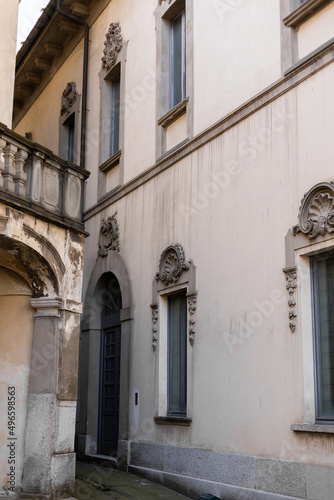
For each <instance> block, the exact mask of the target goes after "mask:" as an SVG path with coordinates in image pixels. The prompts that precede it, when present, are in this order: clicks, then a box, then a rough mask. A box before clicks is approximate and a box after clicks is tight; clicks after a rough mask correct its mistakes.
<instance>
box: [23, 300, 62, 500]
mask: <svg viewBox="0 0 334 500" xmlns="http://www.w3.org/2000/svg"><path fill="white" fill-rule="evenodd" d="M60 305H61V300H60V299H58V298H49V297H41V298H38V299H32V300H31V306H32V307H33V308H35V309H36V311H37V312H36V314H35V316H34V317H35V327H34V337H33V346H32V356H31V368H30V384H29V396H28V409H27V424H26V437H25V453H24V468H23V491H24V492H25V493H34V494H44V495H49V494H50V493H51V463H52V456H53V450H54V440H55V424H56V388H57V364H58V355H57V353H58V348H59V334H58V333H59V332H58V321H59V317H60V315H59V308H60Z"/></svg>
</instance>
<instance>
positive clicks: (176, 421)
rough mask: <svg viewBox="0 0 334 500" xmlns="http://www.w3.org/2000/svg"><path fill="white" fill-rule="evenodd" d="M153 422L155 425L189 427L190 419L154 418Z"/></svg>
mask: <svg viewBox="0 0 334 500" xmlns="http://www.w3.org/2000/svg"><path fill="white" fill-rule="evenodd" d="M154 421H155V423H156V424H157V425H183V426H187V427H189V426H190V424H191V418H188V417H172V416H166V417H154Z"/></svg>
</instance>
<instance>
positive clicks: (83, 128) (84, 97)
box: [57, 0, 89, 168]
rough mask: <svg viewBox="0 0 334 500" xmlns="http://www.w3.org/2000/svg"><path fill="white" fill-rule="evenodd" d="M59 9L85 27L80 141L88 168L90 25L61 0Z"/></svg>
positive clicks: (83, 163) (81, 160) (83, 160)
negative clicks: (64, 8) (87, 124)
mask: <svg viewBox="0 0 334 500" xmlns="http://www.w3.org/2000/svg"><path fill="white" fill-rule="evenodd" d="M57 11H58V12H59V14H62V15H63V16H64V17H67V18H68V19H71V21H73V22H75V23H78V24H81V26H83V27H84V28H85V41H84V60H83V78H82V104H81V141H80V167H82V168H86V167H85V165H86V122H87V83H88V48H89V26H88V24H87V23H86V22H85V21H82V19H80V18H78V17H75V16H73V15H72V14H69V13H68V12H65V11H63V10H62V8H61V0H57Z"/></svg>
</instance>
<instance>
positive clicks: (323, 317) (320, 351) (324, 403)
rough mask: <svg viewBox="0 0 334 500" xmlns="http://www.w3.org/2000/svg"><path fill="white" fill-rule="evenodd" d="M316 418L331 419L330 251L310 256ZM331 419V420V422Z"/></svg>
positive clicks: (333, 261) (333, 320)
mask: <svg viewBox="0 0 334 500" xmlns="http://www.w3.org/2000/svg"><path fill="white" fill-rule="evenodd" d="M312 278H313V280H312V281H313V326H314V347H315V349H314V351H315V380H316V410H317V415H316V418H317V420H319V421H322V422H323V421H326V420H328V421H333V420H334V254H328V253H326V254H323V255H318V256H315V257H313V258H312ZM331 423H332V422H331Z"/></svg>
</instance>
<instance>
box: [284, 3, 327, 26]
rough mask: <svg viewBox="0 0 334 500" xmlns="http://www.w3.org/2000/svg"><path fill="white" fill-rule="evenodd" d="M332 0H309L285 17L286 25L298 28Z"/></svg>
mask: <svg viewBox="0 0 334 500" xmlns="http://www.w3.org/2000/svg"><path fill="white" fill-rule="evenodd" d="M331 1H332V0H308V1H307V2H305V3H303V4H302V5H300V6H299V7H298V8H297V9H296V10H294V11H293V12H291V14H289V15H288V16H287V17H286V18H284V19H283V23H284V24H285V26H288V27H289V28H296V27H298V26H299V25H300V24H302V23H303V22H304V21H306V20H307V19H308V18H309V17H311V16H313V14H315V13H316V12H318V10H320V9H322V7H324V6H325V5H327V4H328V3H330V2H331Z"/></svg>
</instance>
